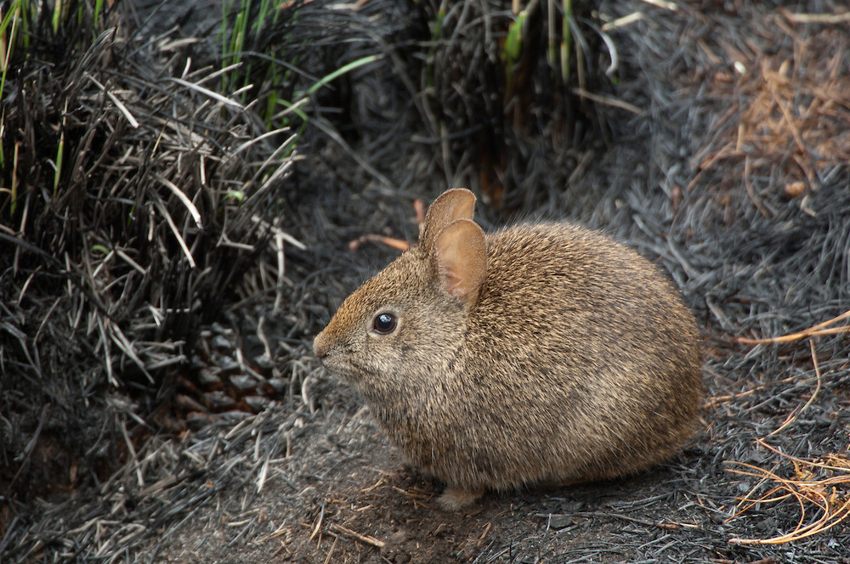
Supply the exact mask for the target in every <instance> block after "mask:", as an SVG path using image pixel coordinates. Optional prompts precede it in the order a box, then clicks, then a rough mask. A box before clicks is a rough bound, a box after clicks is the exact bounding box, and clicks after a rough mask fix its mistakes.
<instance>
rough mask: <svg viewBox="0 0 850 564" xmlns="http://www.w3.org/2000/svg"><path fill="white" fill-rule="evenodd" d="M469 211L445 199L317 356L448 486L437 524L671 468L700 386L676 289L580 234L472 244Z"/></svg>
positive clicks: (347, 311)
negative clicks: (483, 502) (511, 495)
mask: <svg viewBox="0 0 850 564" xmlns="http://www.w3.org/2000/svg"><path fill="white" fill-rule="evenodd" d="M473 202H474V197H473V196H472V193H471V192H468V191H466V190H450V191H449V192H447V193H445V194H444V195H443V196H441V197H440V198H439V199H438V200H437V201H436V202H435V203H434V204H433V205H432V206H431V208H430V209H429V211H428V215H427V216H426V219H425V222H424V224H423V227H422V230H421V233H420V241H419V244H418V245H417V246H415V247H413V248H412V249H411V250H410V251H407V252H406V253H404V254H402V255H401V256H400V257H399V258H398V259H396V260H395V261H394V262H393V263H391V264H390V265H389V266H388V267H387V268H386V269H385V270H384V271H382V272H380V273H379V274H377V275H376V276H375V277H373V278H372V279H370V280H368V281H367V282H366V283H364V284H363V286H361V287H360V288H359V289H358V290H357V291H355V292H354V293H353V294H352V295H351V296H349V297H348V298H347V299H346V300H345V302H344V303H343V304H342V306H341V307H340V308H339V311H338V312H337V313H336V315H335V316H334V318H333V319H332V320H331V322H330V323H329V324H328V326H327V328H326V329H325V330H324V331H322V333H320V334H319V335H318V336H317V337H316V339H315V342H314V345H313V347H314V351H315V353H316V355H317V356H318V357H319V358H320V359H322V361H323V362H324V364H325V365H326V366H327V367H328V368H329V369H330V370H331V371H332V372H334V373H335V374H337V375H339V376H340V377H341V378H342V379H344V380H346V381H348V382H351V383H352V384H353V385H354V386H355V387H357V388H358V389H359V390H360V392H361V393H362V394H363V396H364V397H365V398H366V400H367V401H368V402H369V403H370V404H371V406H372V408H373V410H374V413H375V415H376V417H377V419H378V421H379V423H380V425H381V426H382V427H383V429H384V430H385V431H386V432H387V434H388V436H389V437H390V439H391V440H392V441H393V442H394V443H395V444H397V445H398V446H399V447H400V448H401V449H402V450H403V451H404V452H405V454H406V455H407V456H408V457H409V458H410V459H411V461H412V462H413V463H415V464H417V465H419V466H420V467H422V468H423V469H424V470H426V471H427V472H429V473H432V474H433V475H435V476H437V477H439V478H441V479H443V480H444V481H445V482H446V483H447V484H448V486H449V489H448V490H447V492H446V493H445V494H444V495H443V497H442V498H441V499H440V502H441V505H442V506H443V507H444V508H447V509H457V508H459V507H462V506H463V505H465V504H468V503H470V502H471V501H473V500H474V499H476V498H477V497H478V496H479V495H480V494H481V493H482V492H483V491H484V490H486V489H487V488H494V489H506V488H511V487H516V486H519V485H522V484H527V483H540V482H543V483H554V484H567V483H575V482H582V481H591V480H597V479H605V478H613V477H617V476H623V475H627V474H631V473H634V472H637V471H640V470H642V469H645V468H647V467H649V466H651V465H653V464H655V463H657V462H659V461H661V460H663V459H665V458H667V457H669V456H670V455H672V454H673V453H675V452H676V451H677V450H678V449H679V448H680V446H681V445H682V444H683V443H684V442H685V441H686V440H687V439H688V438H689V437H690V435H691V433H692V431H693V428H694V425H695V422H696V419H697V409H698V405H699V403H700V397H701V393H702V382H701V378H700V355H699V347H698V342H699V333H698V331H697V327H696V324H695V322H694V319H693V315H692V314H691V313H690V311H689V310H688V309H687V308H686V307H685V306H684V305H683V304H682V302H681V300H680V298H679V296H678V295H677V293H676V291H675V290H674V288H673V287H672V285H671V284H670V283H669V282H668V281H667V280H666V278H665V277H664V276H663V275H661V274H660V273H659V272H658V271H657V269H656V268H655V267H654V266H653V265H651V264H650V263H649V262H648V261H646V260H645V259H644V258H642V257H641V256H640V255H638V254H637V253H635V252H634V251H632V250H630V249H628V248H626V247H624V246H622V245H620V244H618V243H616V242H614V241H612V240H611V239H609V238H608V237H606V236H604V235H601V234H598V233H595V232H592V231H588V230H586V229H583V228H580V227H577V226H573V225H569V224H563V223H549V224H527V225H518V226H515V227H510V228H507V229H505V230H502V231H499V232H497V233H493V234H490V235H486V236H485V235H484V234H483V233H480V234H479V232H480V228H478V227H477V225H475V224H474V223H473V222H472V221H471V219H472V204H473ZM449 232H453V233H451V234H450V235H445V236H444V233H449ZM479 239H480V240H479ZM447 241H448V242H447ZM476 245H478V246H476ZM485 248H486V252H485V250H484V249H485ZM452 257H456V258H452ZM476 261H477V262H476ZM470 264H472V265H473V266H471V267H470V266H467V265H470ZM478 265H481V266H478ZM479 271H480V273H479ZM479 274H480V281H478V279H476V276H478V275H479ZM470 280H471V282H470ZM455 282H457V284H455ZM453 293H454V295H453ZM382 312H389V313H391V314H393V315H394V316H396V318H397V326H396V328H395V330H394V331H393V332H391V333H390V334H388V335H380V334H378V333H376V332H375V331H374V330H373V327H372V323H373V320H374V318H375V316H376V315H377V314H379V313H382Z"/></svg>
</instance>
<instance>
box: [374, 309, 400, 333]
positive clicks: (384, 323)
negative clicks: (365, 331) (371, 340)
mask: <svg viewBox="0 0 850 564" xmlns="http://www.w3.org/2000/svg"><path fill="white" fill-rule="evenodd" d="M396 323H397V322H396V317H395V315H393V314H391V313H379V314H378V315H376V316H375V320H374V321H373V322H372V329H374V330H375V333H379V334H381V335H389V334H390V333H392V332H393V331H395V327H396Z"/></svg>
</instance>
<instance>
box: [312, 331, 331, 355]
mask: <svg viewBox="0 0 850 564" xmlns="http://www.w3.org/2000/svg"><path fill="white" fill-rule="evenodd" d="M313 354H314V355H316V358H318V359H319V360H320V361H321V360H322V359H323V358H325V357H326V356H327V354H328V340H327V338H326V337H325V332H324V331H322V332H321V333H319V334H318V335H316V338H315V339H313Z"/></svg>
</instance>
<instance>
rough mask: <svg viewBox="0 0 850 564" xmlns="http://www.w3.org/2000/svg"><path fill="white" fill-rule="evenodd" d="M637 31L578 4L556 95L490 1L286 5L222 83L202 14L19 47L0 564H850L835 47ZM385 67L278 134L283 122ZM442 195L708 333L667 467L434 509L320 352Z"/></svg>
mask: <svg viewBox="0 0 850 564" xmlns="http://www.w3.org/2000/svg"><path fill="white" fill-rule="evenodd" d="M556 4H558V7H556V8H557V9H560V5H561V3H556ZM574 4H578V3H575V2H574ZM655 4H659V3H653V4H649V3H646V2H642V1H638V0H632V1H627V2H608V1H602V2H589V3H584V2H583V3H581V5H577V6H575V13H574V26H573V28H572V35H573V37H574V38H575V42H576V43H575V44H576V45H577V46H578V47H577V48H576V49H574V50H573V55H572V57H573V58H572V59H571V62H572V67H571V68H572V71H571V74H570V76H569V79H568V80H567V81H566V82H564V81H563V79H562V78H561V77H560V76H559V75H558V73H557V72H554V71H553V70H552V68H551V67H550V66H549V64H548V63H547V60H546V52H547V49H548V44H547V40H546V37H547V31H546V30H547V22H548V19H547V17H548V16H547V9H548V5H547V3H545V2H540V3H531V4H530V6H531V7H532V8H531V9H530V13H529V16H528V19H527V26H528V27H527V38H528V39H527V41H526V43H525V45H524V49H523V51H522V56H521V57H520V58H519V59H518V60H517V62H516V65H515V67H514V71H515V76H516V77H517V78H516V79H515V80H514V79H510V80H509V79H508V78H507V75H506V70H505V65H504V61H503V42H504V38H505V36H506V33H507V30H508V26H509V24H510V22H511V21H512V17H511V13H510V9H511V7H510V2H504V1H496V0H479V1H473V0H466V1H464V2H457V3H448V5H447V8H446V11H445V12H444V13H443V14H442V15H438V12H439V8H440V3H439V2H435V1H432V0H426V1H420V2H391V1H385V0H370V1H367V2H364V3H358V5H355V4H353V3H352V4H345V5H342V4H340V3H336V4H335V3H333V2H323V1H315V2H307V3H301V2H296V3H292V4H291V5H288V6H287V7H286V8H284V9H282V10H281V11H280V14H279V17H278V18H277V19H275V20H274V21H268V22H266V24H264V25H265V27H263V28H262V33H257V34H254V35H251V37H249V38H248V40H247V42H246V44H245V45H244V47H243V53H244V54H245V61H250V64H245V65H243V67H241V68H240V70H238V71H234V72H237V73H241V74H237V75H234V76H236V79H235V80H233V81H232V82H229V83H228V84H229V86H225V85H224V84H223V82H222V81H221V79H220V76H219V75H215V76H212V75H213V73H215V72H216V71H217V70H218V69H220V68H221V67H222V64H224V63H225V62H224V61H222V60H221V58H220V55H218V54H217V53H219V45H220V42H219V40H218V39H217V38H216V34H217V33H218V32H219V30H220V29H221V26H220V17H221V16H220V14H221V10H220V6H219V5H218V4H217V3H215V2H197V3H193V4H191V5H187V6H182V5H180V3H162V4H160V3H156V2H142V1H138V2H129V1H125V2H118V3H116V4H115V6H114V7H113V8H111V9H110V10H109V11H108V13H106V14H105V15H104V17H101V18H100V19H99V23H98V24H97V26H95V25H94V23H93V19H91V15H92V12H91V10H92V8H91V5H90V4H89V3H87V2H80V3H78V4H75V6H76V7H81V9H80V11H79V12H75V13H79V14H81V15H80V16H79V18H80V20H79V21H77V20H74V18H70V19H69V20H68V22H66V23H65V24H63V25H61V26H59V29H57V30H52V29H51V27H50V25H49V21H48V20H44V21H42V22H40V23H39V24H38V26H36V27H34V28H33V29H32V31H31V33H32V42H31V45H30V47H29V48H28V51H26V52H24V51H21V50H19V51H18V53H17V55H15V57H17V58H13V60H12V66H11V67H10V72H9V75H8V77H7V80H6V84H5V88H4V91H3V107H2V108H3V112H4V113H3V118H2V119H3V157H4V163H5V164H4V168H3V191H2V192H0V371H2V376H0V562H3V563H5V562H27V563H28V562H60V561H75V562H94V561H97V562H119V561H128V562H129V561H133V562H135V561H140V562H187V563H188V562H233V563H238V562H258V561H262V562H278V561H279V562H305V563H307V562H315V563H323V562H324V563H326V562H345V563H348V562H352V563H353V562H369V563H371V562H374V563H382V562H393V563H396V564H405V563H427V562H476V563H484V562H515V563H533V562H666V561H670V562H673V561H675V562H716V563H727V562H728V563H731V562H763V563H769V562H801V563H815V562H850V551H849V550H848V548H847V547H848V546H850V528H848V522H850V521H848V520H847V519H846V518H847V516H848V514H850V453H848V449H849V448H850V412H848V408H850V341H848V338H847V330H848V329H847V327H848V319H847V318H846V317H842V318H839V319H836V318H838V317H839V316H842V314H844V313H845V312H848V311H850V165H848V162H850V138H848V136H850V133H848V132H850V50H848V49H847V43H848V39H847V38H848V37H850V34H848V31H850V19H848V17H847V12H846V11H844V12H842V10H846V8H841V6H840V3H838V2H831V1H828V0H815V1H810V2H805V3H788V4H785V3H774V2H762V3H754V4H753V5H751V3H749V2H744V1H729V2H710V1H704V2H676V3H675V5H672V4H668V3H665V2H661V3H660V5H655ZM673 7H675V9H672V8H673ZM254 9H255V12H256V7H255V8H254ZM811 14H820V16H819V17H813V16H811ZM842 14H843V15H842ZM254 15H255V16H256V13H255V14H254ZM558 17H559V18H560V16H558ZM624 17H628V19H619V18H624ZM86 18H89V19H86ZM438 18H441V19H440V21H441V26H442V27H441V30H440V33H439V34H438V35H435V32H434V28H433V24H434V22H435V21H436V20H437V19H438ZM71 20H74V21H71ZM558 21H559V22H560V19H559V20H558ZM75 22H76V23H75ZM80 22H82V24H81V23H80ZM83 24H85V25H89V26H90V29H89V28H85V25H83ZM559 26H560V23H558V26H556V27H557V29H556V30H555V31H556V35H557V34H560V33H561V32H560V27H559ZM81 27H82V29H86V30H87V31H86V32H81V30H80V29H81ZM91 30H94V31H95V33H94V34H91V33H90V32H91ZM612 50H613V51H612ZM371 55H376V56H377V58H376V59H375V60H374V61H372V62H370V63H369V64H366V65H364V66H361V67H358V68H357V69H354V70H352V71H351V72H349V73H346V74H344V75H342V76H341V77H340V78H338V79H336V80H334V81H332V82H331V83H330V84H329V85H328V86H327V87H325V88H322V89H319V90H317V91H315V92H314V93H312V94H311V95H309V96H307V97H306V98H305V102H303V106H302V111H303V112H304V115H306V116H307V122H306V124H304V123H303V122H302V121H301V116H299V115H298V114H296V113H290V114H289V116H288V117H280V116H278V117H277V118H276V119H277V121H275V122H274V123H276V124H277V125H276V126H275V127H281V126H282V125H286V126H288V127H289V128H290V129H289V130H285V131H278V132H276V133H272V134H271V135H268V136H265V137H264V136H263V135H264V134H266V133H267V132H268V131H269V127H270V126H269V120H268V119H267V117H268V116H267V115H264V114H262V109H263V108H264V107H266V104H267V103H268V99H269V98H268V96H269V95H270V92H272V91H274V92H275V93H276V94H278V95H279V96H280V97H282V98H284V99H288V100H295V99H296V98H297V97H298V93H299V92H304V91H306V90H307V89H308V88H309V87H310V86H311V85H312V84H314V83H315V81H316V80H317V79H319V78H321V77H324V76H327V75H328V74H330V73H331V72H333V71H334V70H336V69H338V68H340V67H341V66H343V65H345V64H347V63H351V62H354V61H357V60H360V59H362V58H363V57H366V56H371ZM612 55H613V56H612ZM272 58H277V59H279V60H283V61H285V62H287V64H289V65H290V67H291V69H290V71H291V72H289V73H288V74H286V75H285V76H283V77H282V78H281V79H280V80H279V81H278V82H277V83H276V84H274V86H273V87H272V86H271V85H270V84H269V81H268V77H269V74H267V73H268V72H270V71H269V69H270V68H271V67H270V65H272V64H273V61H272ZM613 61H616V63H614V62H613ZM606 73H607V74H606ZM175 79H177V80H175ZM245 84H251V85H253V86H251V87H250V88H248V89H247V90H246V91H245V93H244V95H243V94H241V93H240V94H233V92H234V91H235V90H236V89H237V88H239V87H241V86H243V85H245ZM107 92H108V93H109V94H107ZM215 93H218V94H220V95H223V96H225V97H229V100H230V101H229V102H225V101H223V100H222V99H221V98H217V97H215V96H214V95H213V94H215ZM128 115H129V116H132V117H133V120H130V119H129V118H128ZM302 125H304V128H303V132H302V134H301V136H300V137H298V138H297V139H296V140H290V136H291V135H292V134H293V133H294V132H297V131H299V130H301V127H302ZM287 140H289V141H287ZM287 142H288V143H291V144H293V145H292V146H293V147H294V148H295V151H294V152H292V151H288V150H280V148H281V147H285V146H286V143H287ZM60 144H61V145H62V146H64V147H65V149H64V151H65V153H64V159H63V162H64V163H65V164H64V166H63V168H62V169H61V174H60V175H59V177H58V179H55V172H54V171H55V168H54V165H55V164H56V161H55V159H56V155H57V152H58V151H59V148H60ZM54 183H55V184H54ZM453 186H466V187H470V188H471V189H473V190H474V191H475V192H476V193H477V194H478V196H479V201H480V204H479V208H478V210H479V214H480V217H481V223H482V225H483V226H484V227H485V229H492V228H496V227H498V226H501V225H504V224H506V223H509V222H512V221H517V220H522V219H526V218H547V219H567V220H572V221H577V222H580V223H582V224H585V225H588V226H591V227H593V228H598V229H602V230H604V231H606V232H607V233H610V234H612V235H613V236H615V237H617V238H618V239H620V240H622V241H624V242H626V243H627V244H629V245H631V246H633V247H634V248H636V249H637V250H638V251H640V252H641V253H642V254H644V255H645V256H647V257H648V258H650V259H651V260H653V261H654V262H655V263H657V264H658V265H659V267H660V268H662V269H663V270H664V271H665V272H666V273H668V274H669V276H670V277H671V278H672V280H673V281H674V283H675V285H676V286H677V287H678V288H679V289H680V290H681V292H682V294H683V296H684V298H685V300H686V302H687V303H688V305H689V306H690V307H691V308H692V309H693V311H694V313H695V315H696V317H697V320H698V323H699V325H700V327H701V328H702V331H703V336H704V346H703V350H704V358H705V363H704V379H705V387H706V399H705V404H704V409H703V413H702V423H701V425H700V426H699V431H698V433H697V434H696V436H695V437H694V438H693V440H692V441H691V442H690V443H689V444H688V445H687V446H686V447H685V449H684V450H683V451H682V453H681V454H679V455H678V456H677V457H675V458H674V459H672V460H670V461H669V462H667V463H665V464H663V465H661V466H660V467H658V468H656V469H653V470H652V471H650V472H647V473H645V474H641V475H638V476H634V477H631V478H628V479H623V480H618V481H614V482H606V483H597V484H587V485H582V486H576V487H571V488H564V489H540V488H526V489H521V490H518V491H515V492H503V493H490V494H488V495H486V496H485V497H484V499H483V500H482V501H481V502H480V503H478V504H477V505H475V506H474V507H473V508H472V509H470V510H468V511H465V512H460V513H457V514H451V513H445V512H442V511H440V510H439V509H438V508H437V506H436V503H435V498H436V495H438V494H439V491H440V488H441V487H442V486H441V485H440V484H437V483H433V482H432V481H430V480H428V479H427V478H425V477H423V476H422V475H421V474H420V473H419V472H418V471H417V469H415V468H411V467H409V466H408V465H406V464H405V461H404V460H403V458H402V457H401V455H400V453H399V452H398V451H397V450H396V449H395V448H394V447H392V446H391V445H389V444H388V443H387V441H386V439H385V438H384V437H383V436H382V434H381V433H380V432H379V431H378V429H377V427H376V426H375V424H374V423H373V421H372V419H371V415H370V413H369V410H368V408H366V407H364V406H363V402H362V400H361V399H360V398H359V397H357V396H356V395H355V394H354V393H353V392H352V391H351V390H350V389H348V388H347V387H346V386H344V385H343V384H341V383H339V382H337V381H336V380H334V379H333V378H332V377H331V376H330V375H328V374H326V373H325V371H324V370H323V368H322V367H321V366H320V365H319V364H318V362H317V361H316V360H315V359H314V358H313V357H312V355H311V348H310V345H311V341H312V337H313V336H314V335H315V334H316V333H317V332H318V331H320V330H321V329H322V327H324V325H325V323H327V321H328V320H329V319H330V316H331V315H332V314H333V312H334V311H335V309H336V307H337V306H338V305H339V304H340V303H341V301H342V300H343V299H344V298H345V296H346V295H347V294H348V293H349V292H351V291H352V290H353V289H354V288H356V287H357V285H358V284H359V283H360V282H361V281H363V280H364V279H365V278H366V277H368V276H369V275H371V274H372V273H374V272H376V271H377V270H379V269H380V268H382V267H383V266H384V265H385V264H387V263H388V262H389V261H391V260H392V258H393V257H394V256H396V255H397V251H393V250H391V249H389V248H386V247H384V246H381V245H376V244H365V245H362V246H361V247H360V248H359V249H357V250H356V251H351V250H349V248H348V244H349V242H350V241H352V240H354V239H357V238H358V237H360V236H362V235H364V234H366V233H376V234H381V235H388V236H393V237H398V238H402V239H406V240H408V241H412V240H414V239H415V236H416V232H417V226H416V223H415V215H414V212H413V209H414V208H413V203H414V200H416V199H417V198H422V199H424V200H425V202H426V203H427V202H430V201H431V200H433V198H434V197H435V196H436V195H437V194H439V193H440V192H441V191H443V190H444V189H445V188H447V187H453ZM13 187H14V189H13ZM234 192H240V194H239V195H236V194H234ZM181 195H182V197H181ZM196 213H197V215H195V214H196ZM190 255H191V257H192V261H193V262H194V264H190V261H189V256H190ZM529 315H534V312H533V311H530V312H529ZM827 322H829V323H827ZM783 336H784V337H783ZM777 337H782V338H779V339H776V338H777Z"/></svg>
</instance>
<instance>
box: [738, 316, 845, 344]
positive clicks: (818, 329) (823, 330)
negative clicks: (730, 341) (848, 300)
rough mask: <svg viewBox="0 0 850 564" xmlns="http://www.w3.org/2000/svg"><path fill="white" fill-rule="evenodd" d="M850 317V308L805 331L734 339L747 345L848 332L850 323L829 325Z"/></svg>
mask: <svg viewBox="0 0 850 564" xmlns="http://www.w3.org/2000/svg"><path fill="white" fill-rule="evenodd" d="M848 317H850V310H848V311H845V312H844V313H842V314H841V315H839V316H838V317H833V318H832V319H829V320H827V321H824V322H823V323H818V324H817V325H815V326H813V327H809V328H808V329H805V330H803V331H800V332H798V333H791V334H789V335H782V336H780V337H769V338H767V339H746V338H744V337H736V338H735V339H734V340H735V342H736V343H742V344H745V345H767V344H774V343H790V342H792V341H799V340H800V339H805V338H806V337H816V336H818V335H835V334H838V333H847V332H848V331H850V325H844V326H842V327H830V328H828V329H827V327H829V326H830V325H833V324H835V323H838V322H839V321H843V320H845V319H847V318H848Z"/></svg>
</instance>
